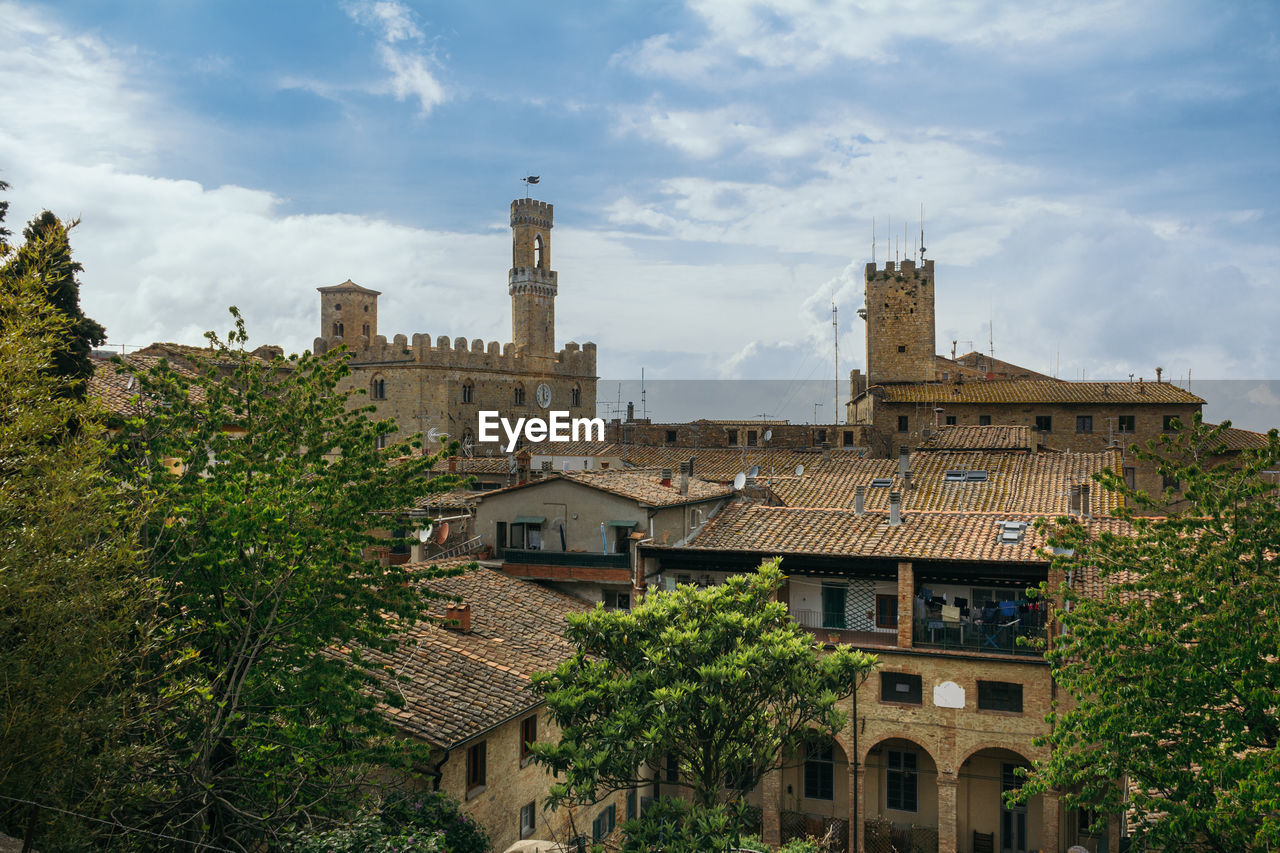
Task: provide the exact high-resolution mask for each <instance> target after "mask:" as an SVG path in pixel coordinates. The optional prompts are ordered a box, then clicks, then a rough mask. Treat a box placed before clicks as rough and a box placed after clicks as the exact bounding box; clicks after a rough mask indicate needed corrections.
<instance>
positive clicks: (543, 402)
mask: <svg viewBox="0 0 1280 853" xmlns="http://www.w3.org/2000/svg"><path fill="white" fill-rule="evenodd" d="M538 405H539V406H541V407H542V408H544V409H545V408H547V407H548V406H550V405H551V386H549V385H547V384H546V383H545V382H544V383H543V384H541V385H539V386H538Z"/></svg>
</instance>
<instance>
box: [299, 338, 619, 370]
mask: <svg viewBox="0 0 1280 853" xmlns="http://www.w3.org/2000/svg"><path fill="white" fill-rule="evenodd" d="M343 343H344V341H343V340H342V339H341V338H336V337H333V338H316V339H315V342H314V348H315V352H316V353H317V354H319V353H323V352H327V351H329V350H330V349H334V348H336V347H338V346H340V345H341V344H343ZM345 343H346V344H347V345H348V346H350V347H351V349H352V351H353V352H354V357H353V359H352V366H353V367H361V368H365V369H368V368H370V367H373V366H376V365H388V366H409V365H422V366H425V367H445V368H450V369H454V370H476V371H506V372H521V373H527V374H537V373H546V374H552V375H562V376H577V377H591V378H594V377H595V374H596V345H595V344H594V343H590V342H588V343H585V344H582V345H581V346H579V345H578V344H577V343H576V342H573V341H570V342H569V343H567V344H565V345H564V348H563V349H561V350H560V351H559V352H558V353H556V354H555V357H554V359H545V358H538V359H533V358H531V357H530V356H529V355H528V354H526V353H525V352H523V351H521V350H520V349H518V348H517V347H516V346H515V344H512V343H506V344H499V343H498V342H497V341H489V342H488V343H487V344H486V343H485V342H484V341H483V340H481V339H480V338H473V339H471V340H468V339H467V338H466V337H463V336H459V337H456V338H453V339H452V340H450V338H449V336H447V335H440V336H439V337H437V338H436V339H435V343H434V344H433V343H432V341H431V336H430V335H428V334H421V333H420V334H415V335H414V336H413V339H412V341H410V340H409V339H408V338H407V337H406V336H404V335H396V336H395V337H394V338H392V339H391V341H390V342H388V341H387V339H386V336H384V335H377V336H376V337H374V338H373V340H371V341H366V339H364V338H359V339H357V340H356V341H352V340H347V341H345Z"/></svg>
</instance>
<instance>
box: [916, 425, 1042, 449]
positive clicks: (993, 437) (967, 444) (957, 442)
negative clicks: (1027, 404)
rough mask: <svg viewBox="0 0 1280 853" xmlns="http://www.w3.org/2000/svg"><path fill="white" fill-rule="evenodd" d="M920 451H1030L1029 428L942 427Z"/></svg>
mask: <svg viewBox="0 0 1280 853" xmlns="http://www.w3.org/2000/svg"><path fill="white" fill-rule="evenodd" d="M920 449H921V450H1030V449H1031V427H1029V426H944V427H939V428H938V431H937V432H935V433H934V434H933V435H931V436H930V437H929V440H928V441H926V442H925V443H924V444H922V445H920Z"/></svg>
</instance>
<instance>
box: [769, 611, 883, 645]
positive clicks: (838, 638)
mask: <svg viewBox="0 0 1280 853" xmlns="http://www.w3.org/2000/svg"><path fill="white" fill-rule="evenodd" d="M836 615H837V614H831V615H830V616H828V615H826V614H823V613H822V612H821V611H818V610H792V611H791V618H792V619H795V620H796V622H798V623H800V627H801V628H804V629H805V630H806V631H809V632H810V633H812V634H813V635H814V636H816V637H817V638H818V639H819V640H822V641H823V642H829V643H847V644H849V645H854V646H896V645H897V644H898V633H897V631H865V630H852V629H849V628H833V627H831V626H832V624H839V623H841V622H843V620H840V619H838V618H832V616H836Z"/></svg>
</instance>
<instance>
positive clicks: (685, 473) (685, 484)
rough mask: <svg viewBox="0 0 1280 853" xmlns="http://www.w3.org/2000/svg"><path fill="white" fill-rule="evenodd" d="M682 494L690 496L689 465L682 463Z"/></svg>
mask: <svg viewBox="0 0 1280 853" xmlns="http://www.w3.org/2000/svg"><path fill="white" fill-rule="evenodd" d="M680 494H682V495H687V494H689V463H688V462H681V463H680Z"/></svg>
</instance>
